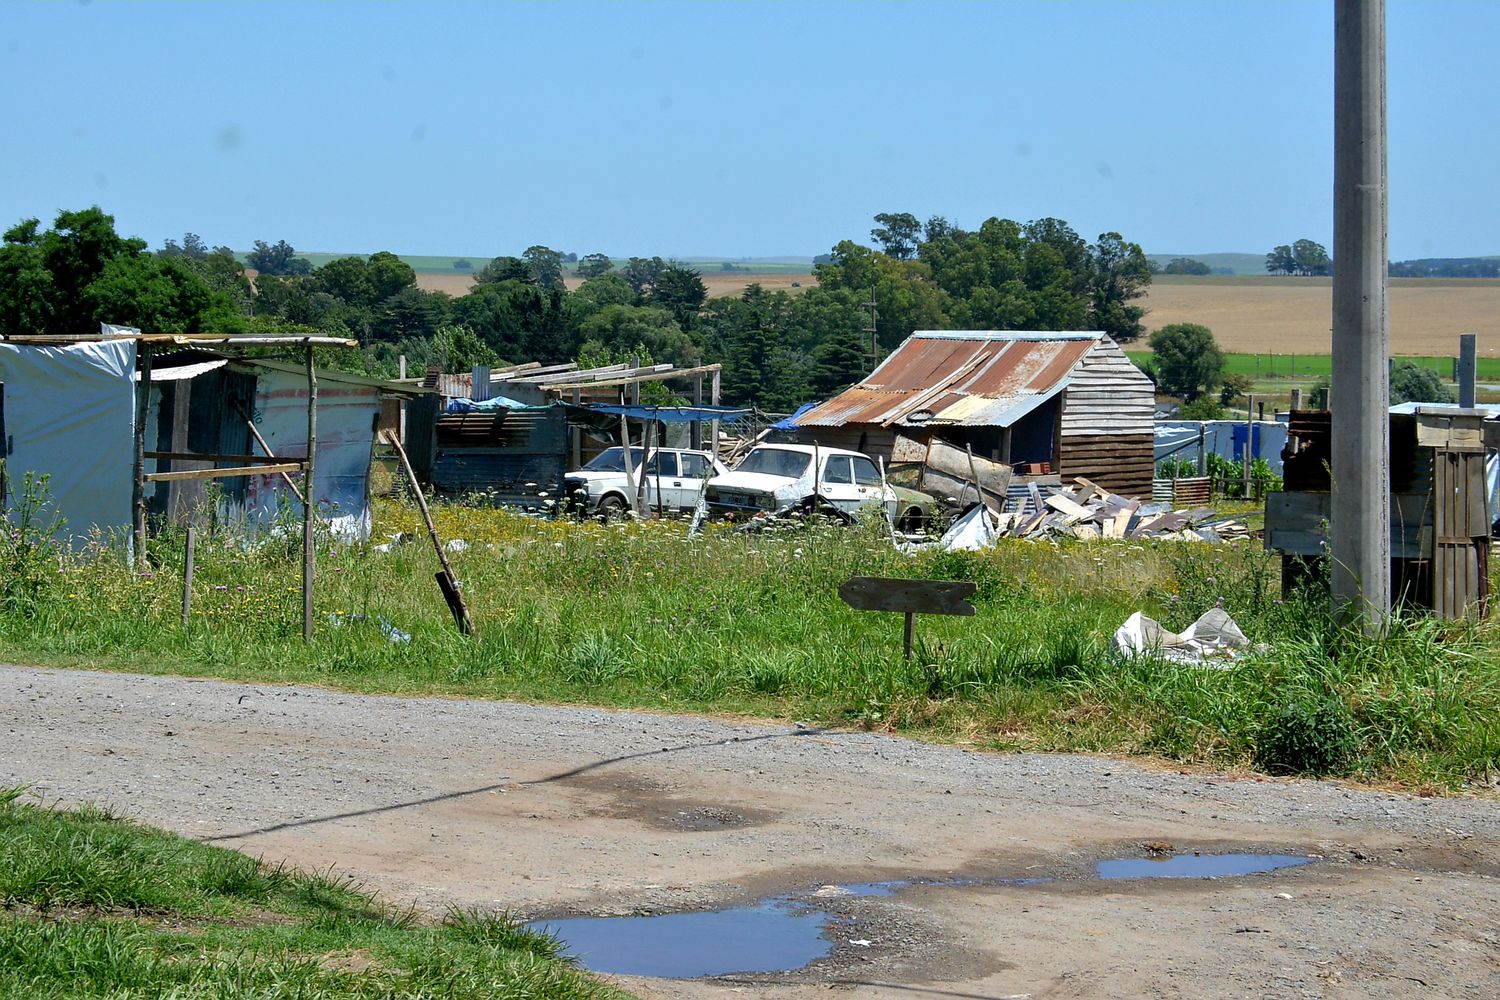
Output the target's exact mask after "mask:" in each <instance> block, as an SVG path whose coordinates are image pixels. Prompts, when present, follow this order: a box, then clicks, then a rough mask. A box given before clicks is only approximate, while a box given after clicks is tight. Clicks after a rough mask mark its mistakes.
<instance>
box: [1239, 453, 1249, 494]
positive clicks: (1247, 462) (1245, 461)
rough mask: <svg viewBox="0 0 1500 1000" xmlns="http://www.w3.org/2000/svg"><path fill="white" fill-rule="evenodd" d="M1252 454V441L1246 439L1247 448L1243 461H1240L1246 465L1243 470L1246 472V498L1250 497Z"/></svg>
mask: <svg viewBox="0 0 1500 1000" xmlns="http://www.w3.org/2000/svg"><path fill="white" fill-rule="evenodd" d="M1250 454H1251V452H1250V442H1249V441H1246V442H1245V450H1244V452H1243V453H1242V455H1243V458H1242V459H1241V462H1240V464H1241V465H1243V466H1244V468H1243V470H1242V472H1243V473H1244V477H1245V486H1244V489H1245V494H1244V496H1245V499H1246V500H1249V499H1250Z"/></svg>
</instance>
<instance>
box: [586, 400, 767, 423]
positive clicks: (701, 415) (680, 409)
mask: <svg viewBox="0 0 1500 1000" xmlns="http://www.w3.org/2000/svg"><path fill="white" fill-rule="evenodd" d="M586 408H587V409H589V410H592V411H593V412H594V413H607V414H609V415H610V416H613V417H618V416H620V415H621V414H623V415H624V416H626V417H628V418H630V419H631V420H658V421H660V422H661V423H664V424H690V423H692V422H693V421H695V420H729V419H731V418H734V417H743V416H744V415H745V414H747V413H749V412H750V411H749V410H744V409H739V410H737V409H731V408H729V407H726V406H620V405H619V404H617V403H590V404H588V406H587V407H586Z"/></svg>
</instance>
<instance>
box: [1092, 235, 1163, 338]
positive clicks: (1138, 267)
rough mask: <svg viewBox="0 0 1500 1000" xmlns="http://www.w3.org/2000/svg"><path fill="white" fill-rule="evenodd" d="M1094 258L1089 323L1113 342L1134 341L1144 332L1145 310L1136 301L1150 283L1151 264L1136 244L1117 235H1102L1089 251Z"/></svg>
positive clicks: (1144, 292)
mask: <svg viewBox="0 0 1500 1000" xmlns="http://www.w3.org/2000/svg"><path fill="white" fill-rule="evenodd" d="M1089 252H1090V256H1091V257H1092V259H1093V269H1092V274H1091V276H1090V277H1091V281H1090V284H1091V295H1090V298H1091V301H1090V304H1089V323H1090V324H1091V325H1092V326H1093V327H1094V329H1096V330H1103V331H1104V332H1105V333H1107V334H1109V335H1110V336H1111V337H1113V338H1114V339H1115V340H1119V341H1130V340H1135V339H1136V338H1137V337H1139V336H1140V335H1141V333H1142V332H1143V328H1142V326H1141V318H1142V317H1143V316H1145V315H1146V310H1145V309H1144V308H1143V307H1141V306H1138V305H1135V304H1134V303H1135V300H1136V299H1139V298H1141V297H1142V296H1144V295H1145V294H1146V286H1148V285H1150V284H1151V265H1150V263H1149V262H1148V261H1147V260H1146V254H1145V253H1144V252H1143V251H1142V250H1141V246H1140V244H1139V243H1131V242H1128V241H1127V240H1126V239H1125V238H1124V237H1122V236H1121V235H1120V234H1119V233H1101V234H1100V235H1099V239H1098V240H1096V241H1095V243H1094V245H1093V246H1092V247H1091V248H1090V251H1089Z"/></svg>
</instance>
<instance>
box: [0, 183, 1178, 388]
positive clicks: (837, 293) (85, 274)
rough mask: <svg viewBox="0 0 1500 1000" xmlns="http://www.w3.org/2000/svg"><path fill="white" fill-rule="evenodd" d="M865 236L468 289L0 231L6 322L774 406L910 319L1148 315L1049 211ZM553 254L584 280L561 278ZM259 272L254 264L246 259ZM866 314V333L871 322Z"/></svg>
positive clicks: (953, 323) (1086, 322) (1128, 278)
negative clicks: (708, 382) (716, 292)
mask: <svg viewBox="0 0 1500 1000" xmlns="http://www.w3.org/2000/svg"><path fill="white" fill-rule="evenodd" d="M874 221H875V227H874V228H873V229H872V231H871V233H870V241H869V243H861V242H858V241H855V240H852V239H851V240H843V241H840V242H839V243H838V244H837V245H835V246H834V247H833V248H832V250H831V251H830V252H829V253H827V254H824V255H820V257H819V258H817V263H816V264H815V265H814V274H815V277H816V284H815V285H814V286H812V287H809V288H806V289H803V290H801V291H799V292H797V293H796V294H792V293H789V292H787V291H784V290H769V289H765V288H763V287H761V286H760V285H759V284H752V285H750V286H749V287H747V288H746V289H745V290H744V291H743V292H742V293H740V294H737V295H729V296H720V297H714V298H710V297H709V295H708V291H707V288H706V286H705V285H704V283H703V280H702V276H701V275H700V274H699V273H698V272H697V271H695V270H694V269H693V268H691V267H688V266H686V265H684V264H681V263H679V262H677V261H673V260H663V259H662V258H660V257H631V258H629V259H628V260H626V261H625V262H624V263H623V264H621V265H617V264H616V263H615V262H614V260H612V259H611V258H610V257H609V256H607V255H606V254H603V253H590V254H586V255H584V256H582V257H581V258H580V257H577V256H576V255H574V254H571V253H569V254H565V253H561V252H559V251H556V250H553V249H551V248H548V247H545V246H540V245H537V246H532V247H529V248H528V249H527V250H526V251H525V252H523V253H522V254H521V255H520V256H499V257H495V258H493V259H491V260H490V261H488V262H487V263H485V264H484V265H483V267H481V268H479V269H478V270H477V271H475V273H474V279H475V283H474V286H473V288H472V289H471V290H470V291H469V292H467V293H466V294H464V295H459V296H450V295H448V294H446V293H443V292H435V291H426V290H424V289H421V288H418V287H417V284H416V273H415V271H414V270H413V269H412V268H411V267H410V266H409V265H408V264H406V263H405V262H404V261H402V260H401V259H400V258H399V257H398V256H396V255H395V254H393V253H390V252H387V251H381V252H377V253H373V254H369V255H367V256H347V257H342V258H338V259H336V260H333V261H330V262H329V263H327V264H324V265H323V266H321V267H317V268H314V267H313V266H312V265H311V264H310V262H309V261H308V260H307V259H306V258H305V257H299V256H298V255H297V253H296V250H295V248H294V247H292V246H291V245H289V244H288V243H287V242H286V241H285V240H279V241H277V242H276V243H267V242H264V241H260V240H257V241H256V242H255V244H254V247H253V249H252V250H251V251H250V252H249V253H248V254H247V255H246V259H245V264H243V265H242V264H241V263H240V261H239V260H238V259H237V258H236V255H235V254H234V253H233V252H232V251H231V250H229V249H228V248H227V247H223V246H218V247H213V248H210V247H209V246H208V245H207V244H206V243H205V241H204V240H203V239H202V238H201V237H199V236H198V235H197V234H194V233H187V234H184V237H183V239H182V240H181V242H178V241H175V240H167V241H166V242H165V243H164V245H163V246H162V247H161V248H160V249H158V250H156V251H155V252H152V251H150V250H148V248H147V245H146V243H145V241H143V240H139V239H135V238H127V237H122V236H120V235H119V234H118V233H117V232H116V231H115V227H114V219H113V218H112V217H111V216H109V215H107V214H105V213H104V212H103V211H102V210H101V209H100V208H98V207H97V206H95V207H92V208H88V209H84V210H82V211H65V212H62V213H59V215H58V216H57V217H56V219H55V220H54V222H53V224H52V226H51V228H48V229H43V228H42V226H41V223H40V221H39V220H37V219H28V220H24V221H23V222H21V223H19V224H18V225H16V226H14V227H12V228H11V229H10V230H8V231H7V232H6V233H5V234H4V242H3V244H0V333H5V334H15V333H56V334H71V335H76V334H80V333H87V332H91V331H94V330H97V329H98V325H99V323H100V322H109V323H117V324H123V325H130V326H137V327H140V328H141V329H143V330H148V331H150V332H161V333H178V332H196V331H214V332H228V333H298V332H320V333H329V334H336V335H347V336H350V337H353V338H356V339H358V340H360V341H361V343H362V345H363V350H362V351H361V352H360V356H359V357H358V358H357V359H352V358H348V357H345V358H342V359H341V361H340V363H342V364H344V365H345V366H353V367H358V368H359V369H360V370H363V371H366V372H370V373H376V374H387V375H389V374H394V371H395V364H396V358H397V357H398V356H399V355H403V354H404V355H405V356H406V357H407V359H408V362H409V364H410V365H413V366H416V367H417V369H418V370H420V368H421V367H422V366H425V365H428V364H437V365H441V366H442V367H443V368H444V369H445V370H448V371H462V370H466V369H468V368H469V367H471V366H473V365H475V364H491V365H495V364H500V363H504V362H512V363H513V362H520V361H541V362H562V361H579V362H580V363H584V364H608V363H616V362H621V361H628V360H631V359H633V358H640V359H641V360H642V362H643V363H646V362H667V361H670V362H675V363H677V364H681V365H692V364H700V363H711V362H720V363H722V364H723V365H724V381H723V390H724V400H725V402H727V403H732V404H736V405H755V406H758V407H760V408H762V409H764V410H768V411H786V410H790V409H792V408H794V407H796V406H797V405H799V404H801V403H803V402H806V401H809V400H813V399H819V398H825V397H827V396H828V395H831V394H833V393H835V392H837V391H839V390H841V389H842V388H844V387H846V386H848V385H849V384H851V383H853V382H855V381H857V380H859V379H860V378H861V377H863V376H864V375H865V374H867V373H868V372H869V371H870V369H871V367H872V365H873V363H874V362H875V360H876V355H884V354H885V353H888V352H889V351H890V350H891V349H892V348H894V347H895V346H896V345H897V344H899V343H900V342H901V341H902V340H904V339H905V338H906V337H907V336H908V335H909V334H910V333H911V332H912V331H914V330H918V329H985V330H1008V329H1009V330H1014V329H1037V330H1080V329H1100V330H1104V331H1105V332H1107V333H1109V334H1110V335H1111V336H1113V337H1115V338H1116V339H1117V340H1120V341H1126V342H1128V341H1130V340H1134V339H1135V338H1137V337H1139V336H1140V335H1141V333H1142V332H1143V327H1142V323H1141V320H1142V317H1143V314H1144V309H1143V308H1142V307H1141V306H1140V305H1139V304H1138V300H1139V299H1140V298H1141V297H1142V296H1143V295H1144V294H1145V291H1146V288H1147V286H1148V284H1149V282H1150V280H1151V267H1150V265H1149V263H1148V261H1147V259H1146V257H1145V254H1144V253H1143V252H1142V250H1141V248H1140V246H1139V245H1137V244H1135V243H1132V242H1129V241H1127V240H1126V239H1124V237H1122V236H1121V235H1120V234H1119V233H1113V232H1110V233H1104V234H1102V235H1100V236H1099V237H1098V239H1097V240H1095V241H1094V242H1092V243H1090V242H1088V241H1087V240H1085V239H1084V238H1083V237H1081V236H1080V235H1079V234H1078V233H1076V232H1075V231H1074V230H1073V229H1072V228H1071V227H1070V226H1069V225H1068V224H1067V223H1066V222H1064V221H1062V220H1060V219H1051V218H1048V219H1038V220H1034V221H1031V222H1026V223H1020V222H1015V221H1012V220H1008V219H1000V218H991V219H987V220H985V222H983V223H982V224H981V225H980V226H979V227H978V228H977V229H973V230H968V229H964V228H962V227H960V226H958V225H956V224H954V223H952V222H950V221H949V220H947V219H944V218H942V217H933V218H930V219H928V220H926V221H925V222H922V221H920V220H918V219H917V218H916V217H915V216H914V215H911V214H909V213H882V214H881V215H877V216H876V217H875V220H874ZM565 264H575V267H574V269H573V274H574V276H575V278H577V279H582V280H581V282H580V283H578V284H577V285H576V287H574V288H571V289H569V288H568V287H567V285H566V283H565V277H566V269H565V267H564V265H565ZM246 265H248V270H249V271H253V272H255V273H254V277H253V280H252V277H251V275H250V274H248V273H247V266H246ZM872 322H873V324H874V330H875V333H874V337H873V342H872V335H871V333H870V329H871V324H872Z"/></svg>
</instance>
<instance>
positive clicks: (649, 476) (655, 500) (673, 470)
mask: <svg viewBox="0 0 1500 1000" xmlns="http://www.w3.org/2000/svg"><path fill="white" fill-rule="evenodd" d="M645 476H646V506H647V507H648V508H649V509H651V510H653V511H654V510H656V509H657V507H660V508H661V509H662V510H670V509H673V508H674V507H675V506H676V498H677V494H678V491H679V489H680V488H679V487H676V486H674V485H673V484H674V483H675V482H676V481H677V452H675V451H666V450H665V449H662V448H658V449H657V450H656V451H654V452H652V453H651V461H649V462H647V463H646V472H645ZM658 491H659V492H658Z"/></svg>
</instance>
